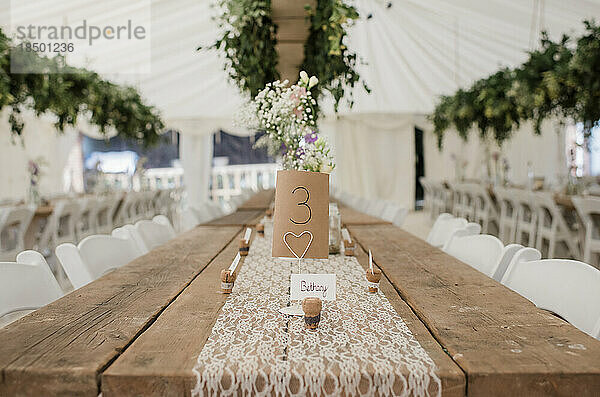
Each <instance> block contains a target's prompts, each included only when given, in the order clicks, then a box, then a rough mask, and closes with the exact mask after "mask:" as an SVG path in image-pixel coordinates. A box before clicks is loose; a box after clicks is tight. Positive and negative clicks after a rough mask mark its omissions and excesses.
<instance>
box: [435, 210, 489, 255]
mask: <svg viewBox="0 0 600 397" xmlns="http://www.w3.org/2000/svg"><path fill="white" fill-rule="evenodd" d="M458 219H464V218H458ZM480 232H481V225H480V224H479V223H475V222H467V224H466V225H465V226H464V227H462V228H460V229H455V230H454V231H453V232H452V233H451V234H450V238H448V240H447V241H446V243H445V244H444V245H443V246H442V251H446V249H447V248H448V246H449V245H450V243H451V242H452V239H454V237H466V236H475V235H477V234H479V233H480Z"/></svg>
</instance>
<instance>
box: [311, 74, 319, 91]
mask: <svg viewBox="0 0 600 397" xmlns="http://www.w3.org/2000/svg"><path fill="white" fill-rule="evenodd" d="M318 82H319V79H318V78H317V77H316V76H312V77H311V78H310V81H309V82H308V89H309V90H310V89H311V88H313V87H314V86H316V85H317V83H318Z"/></svg>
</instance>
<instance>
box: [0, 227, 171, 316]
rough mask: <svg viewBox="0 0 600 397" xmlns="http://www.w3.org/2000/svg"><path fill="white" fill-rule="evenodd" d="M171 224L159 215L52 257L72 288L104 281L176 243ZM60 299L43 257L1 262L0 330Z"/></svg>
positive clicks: (65, 248) (22, 256) (67, 247)
mask: <svg viewBox="0 0 600 397" xmlns="http://www.w3.org/2000/svg"><path fill="white" fill-rule="evenodd" d="M175 235H176V234H175V230H174V228H173V226H172V225H171V222H170V221H169V219H168V218H167V217H166V216H164V215H157V216H155V217H154V219H153V220H152V221H150V220H140V221H138V222H136V223H135V225H131V224H129V225H125V226H123V227H120V228H116V229H115V230H113V232H112V234H111V235H104V234H99V235H92V236H88V237H85V238H84V239H83V240H82V241H81V242H80V243H79V244H78V245H77V246H76V245H74V244H72V243H64V244H61V245H59V246H58V247H57V248H56V256H57V258H58V259H59V262H60V264H61V266H62V268H63V270H64V271H65V273H66V275H67V277H68V278H69V281H70V282H71V284H72V285H73V288H75V289H77V288H81V287H83V286H84V285H86V284H88V283H90V282H92V281H94V280H96V279H98V278H99V277H102V276H103V275H105V274H107V273H108V272H110V271H112V270H114V269H117V268H119V267H121V266H123V265H125V264H127V263H129V262H131V261H133V260H134V259H136V258H138V257H140V256H141V255H144V254H146V253H147V252H148V251H150V250H152V249H154V248H156V247H158V246H159V245H162V244H164V243H166V242H167V241H169V240H171V239H172V238H174V237H175ZM61 296H63V290H62V289H61V287H60V285H59V283H58V282H57V280H56V278H55V277H54V274H53V273H52V271H51V269H50V267H49V265H48V263H47V262H46V260H45V258H44V256H43V255H42V254H40V253H39V252H37V251H32V250H29V251H23V252H21V253H20V254H18V255H17V258H16V262H0V326H4V325H6V324H7V323H9V322H12V321H14V320H16V319H18V318H19V317H22V316H23V315H25V314H27V313H28V312H30V311H32V310H35V309H38V308H40V307H42V306H45V305H47V304H49V303H51V302H53V301H54V300H56V299H58V298H60V297H61Z"/></svg>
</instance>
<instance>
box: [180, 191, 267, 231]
mask: <svg viewBox="0 0 600 397" xmlns="http://www.w3.org/2000/svg"><path fill="white" fill-rule="evenodd" d="M254 194H256V192H255V191H254V190H252V189H244V190H242V193H241V194H240V195H237V196H234V197H232V198H231V200H229V201H228V202H225V203H223V204H219V203H218V202H216V201H214V200H206V201H204V202H203V203H200V204H196V205H193V204H190V203H188V206H187V208H186V209H184V210H183V214H182V230H190V229H192V228H194V227H196V226H197V225H200V224H202V223H207V222H210V221H212V220H213V219H217V218H221V217H223V216H225V215H228V214H231V213H232V212H235V211H236V210H237V208H238V207H239V206H240V205H241V204H243V203H244V202H245V201H246V200H248V199H249V198H250V197H252V196H253V195H254Z"/></svg>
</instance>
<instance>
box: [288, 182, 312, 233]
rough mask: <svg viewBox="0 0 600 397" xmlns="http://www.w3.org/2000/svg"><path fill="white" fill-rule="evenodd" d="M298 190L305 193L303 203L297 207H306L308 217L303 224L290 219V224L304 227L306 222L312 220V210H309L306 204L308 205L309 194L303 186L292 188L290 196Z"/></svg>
mask: <svg viewBox="0 0 600 397" xmlns="http://www.w3.org/2000/svg"><path fill="white" fill-rule="evenodd" d="M298 190H304V192H306V199H305V200H304V201H301V202H299V203H298V204H296V205H298V206H300V207H302V206H304V207H306V209H307V210H308V217H307V218H306V220H305V221H304V222H297V221H295V220H293V219H292V218H290V222H292V223H294V224H296V225H306V224H307V223H308V222H310V220H311V218H312V210H311V209H310V206H309V205H308V204H307V203H308V199H309V198H310V193H309V191H308V189H307V188H305V187H304V186H296V187H295V188H294V190H292V194H295V193H296V192H297V191H298Z"/></svg>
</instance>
